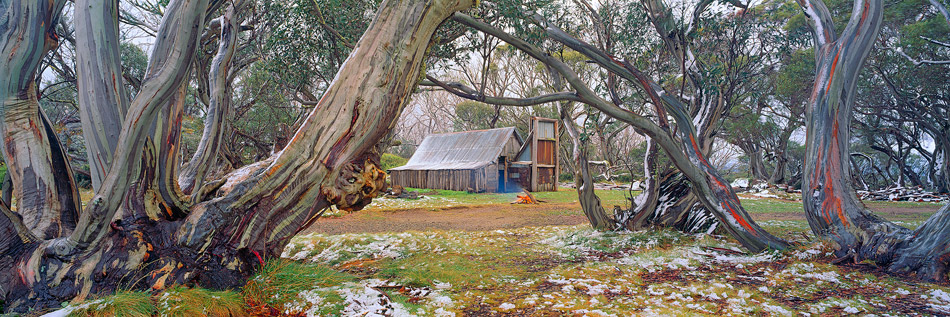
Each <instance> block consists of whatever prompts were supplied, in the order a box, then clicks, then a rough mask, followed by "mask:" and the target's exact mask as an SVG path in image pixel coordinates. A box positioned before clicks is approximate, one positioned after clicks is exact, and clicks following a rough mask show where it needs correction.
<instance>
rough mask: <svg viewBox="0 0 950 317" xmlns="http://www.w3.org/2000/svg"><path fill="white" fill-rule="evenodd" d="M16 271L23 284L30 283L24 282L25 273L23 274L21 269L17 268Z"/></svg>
mask: <svg viewBox="0 0 950 317" xmlns="http://www.w3.org/2000/svg"><path fill="white" fill-rule="evenodd" d="M16 272H17V275H19V276H20V281H21V282H23V285H30V284H27V283H26V275H23V270H21V269H20V268H17V269H16Z"/></svg>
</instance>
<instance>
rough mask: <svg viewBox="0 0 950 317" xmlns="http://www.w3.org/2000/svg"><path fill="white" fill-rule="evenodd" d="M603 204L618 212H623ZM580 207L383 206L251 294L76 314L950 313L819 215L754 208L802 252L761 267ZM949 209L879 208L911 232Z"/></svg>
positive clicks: (316, 237) (333, 223)
mask: <svg viewBox="0 0 950 317" xmlns="http://www.w3.org/2000/svg"><path fill="white" fill-rule="evenodd" d="M599 194H600V195H601V196H602V197H605V199H604V202H605V205H608V206H612V205H613V204H620V203H622V201H623V194H622V193H621V192H616V191H614V192H601V193H599ZM573 195H574V192H572V191H561V192H556V193H539V194H538V198H539V199H542V200H546V201H548V203H546V204H540V205H532V206H521V205H510V204H508V203H507V201H509V197H507V196H506V195H504V194H491V195H485V194H481V195H474V194H465V193H459V192H440V193H439V195H433V196H430V197H429V198H426V199H422V200H414V201H394V200H378V201H377V203H376V204H375V205H372V206H369V207H368V208H367V210H364V211H360V212H356V213H352V214H347V215H337V216H335V217H330V218H328V219H321V220H320V221H318V222H317V224H316V225H315V226H314V227H311V228H310V229H309V231H308V233H305V234H302V235H299V236H297V237H295V238H294V240H293V241H292V243H291V244H290V245H289V246H288V247H287V248H286V250H285V251H284V254H283V255H282V257H283V258H282V259H272V260H269V261H268V262H267V265H266V266H265V268H264V269H263V270H262V272H261V273H260V274H259V275H258V276H256V277H255V278H253V279H252V280H251V281H250V282H249V283H248V284H247V286H245V287H244V289H243V290H237V291H228V292H211V291H205V290H194V289H184V288H176V289H173V290H170V291H166V292H165V293H163V294H160V295H156V296H150V295H148V294H146V293H134V292H133V293H120V294H119V295H116V296H112V297H107V298H103V299H100V300H97V301H90V302H87V303H86V304H84V309H82V310H80V311H76V312H80V313H96V312H113V310H111V309H114V308H117V306H118V305H120V304H121V305H123V306H125V307H133V305H128V303H129V301H138V302H140V303H145V304H144V305H141V306H135V307H144V308H142V309H151V311H152V312H157V311H161V312H162V313H166V314H170V313H175V312H183V313H187V312H189V311H188V310H189V309H199V310H191V311H190V312H201V313H203V314H209V313H214V312H209V311H206V310H204V311H203V310H200V309H204V308H201V303H202V298H204V299H203V300H206V301H210V300H212V299H211V298H212V297H215V298H225V299H230V301H231V302H230V303H232V305H231V306H226V307H227V308H224V311H223V312H228V313H235V312H237V313H247V314H251V315H289V316H314V315H362V314H367V313H375V314H382V315H397V316H409V315H421V316H451V315H457V316H458V315H466V316H467V315H512V316H528V315H530V316H536V315H565V314H568V315H570V314H574V315H589V316H599V315H603V316H613V315H630V314H643V315H684V314H686V315H749V314H757V315H759V314H761V315H773V316H790V315H802V314H805V315H809V314H810V315H845V314H891V315H911V314H922V315H945V314H950V288H948V287H947V286H946V285H935V284H926V283H918V282H913V281H908V280H905V279H902V278H899V277H894V276H889V275H887V274H885V273H883V272H882V270H880V269H879V268H877V267H875V266H874V265H873V264H869V263H857V264H854V263H849V264H847V265H833V264H831V262H832V261H833V260H834V259H833V257H832V256H831V247H830V246H829V245H828V244H826V243H823V242H818V241H806V240H805V239H806V238H807V237H811V235H810V234H804V232H808V228H807V224H806V223H805V221H804V218H803V217H801V216H799V218H793V217H792V215H793V214H794V213H795V212H796V210H798V212H799V213H800V210H801V209H800V208H801V205H800V202H794V201H784V200H776V199H762V198H756V199H752V198H747V199H744V201H743V204H744V205H745V206H747V208H749V209H750V212H752V213H753V216H754V217H756V220H757V221H760V222H761V223H762V224H763V225H764V226H765V227H766V228H767V229H768V230H770V231H772V232H779V233H780V234H781V235H782V236H783V237H785V238H788V239H791V240H796V241H798V242H800V243H802V245H801V246H800V247H798V248H795V249H793V250H790V251H786V252H778V251H766V252H763V253H759V254H751V255H750V254H746V253H745V252H744V251H742V248H740V247H739V246H738V245H737V244H736V243H735V242H734V241H732V240H731V239H730V238H728V237H723V236H719V235H715V234H698V235H687V234H682V233H679V232H674V231H667V230H663V231H654V232H598V231H595V230H592V229H590V228H589V226H588V225H587V224H586V223H585V219H584V217H583V214H582V213H581V211H580V210H579V207H578V206H577V205H576V203H574V202H572V201H571V199H572V197H573ZM394 204H400V205H399V206H398V207H392V206H393V205H394ZM939 206H940V205H938V204H929V203H926V204H915V203H872V204H870V207H871V208H874V209H876V210H878V211H880V212H882V214H883V215H884V216H885V217H888V218H889V219H890V220H895V221H900V222H903V223H904V224H906V225H909V226H915V225H916V224H917V223H919V221H920V220H921V219H925V218H926V217H927V216H929V214H931V213H932V212H933V211H934V210H935V209H936V208H938V207H939ZM130 298H131V299H130ZM149 305H151V306H149ZM149 307H151V308H149ZM126 309H127V308H126Z"/></svg>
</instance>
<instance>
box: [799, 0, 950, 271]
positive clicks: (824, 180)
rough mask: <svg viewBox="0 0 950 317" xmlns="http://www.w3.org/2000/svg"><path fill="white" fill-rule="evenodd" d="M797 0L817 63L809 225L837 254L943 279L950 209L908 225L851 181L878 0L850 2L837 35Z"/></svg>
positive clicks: (818, 10) (806, 187)
mask: <svg viewBox="0 0 950 317" xmlns="http://www.w3.org/2000/svg"><path fill="white" fill-rule="evenodd" d="M800 4H801V5H802V7H803V8H804V10H805V14H806V15H807V16H808V18H809V20H810V21H809V22H810V24H811V26H812V31H813V33H814V34H813V36H814V38H815V44H816V45H815V46H816V58H817V67H818V68H817V72H818V73H817V76H816V80H815V85H814V87H813V88H812V95H811V98H810V100H809V104H808V108H807V109H806V119H807V138H806V142H805V151H806V152H805V166H804V167H803V170H804V172H803V174H804V179H803V184H802V200H803V204H804V208H805V215H806V217H807V219H808V224H809V225H810V226H811V228H812V231H814V232H815V233H816V234H817V235H820V236H823V237H825V238H827V239H829V240H831V241H834V242H835V243H836V254H837V255H839V256H841V257H842V258H853V260H854V261H855V262H858V261H862V260H872V261H874V262H876V263H878V264H879V265H881V266H885V267H887V269H888V270H889V271H891V272H898V273H913V274H916V275H917V277H918V278H920V279H923V280H930V281H946V280H947V263H948V260H950V253H948V252H950V207H948V206H945V207H943V208H941V209H940V210H939V211H937V213H936V214H934V215H933V216H932V217H930V219H928V220H927V221H926V222H924V223H923V224H922V225H921V226H920V227H918V228H917V229H916V230H909V229H907V228H904V227H901V226H898V225H896V224H893V223H891V222H888V221H886V220H884V219H882V218H880V217H877V216H875V215H873V214H872V213H871V212H870V211H869V210H867V209H866V208H865V207H864V205H863V204H862V203H861V201H860V200H858V198H857V197H856V196H855V192H854V189H853V188H852V187H851V183H850V180H851V177H850V174H851V171H850V167H849V164H848V162H849V160H848V159H849V156H850V151H849V141H850V131H849V129H848V127H849V124H850V121H851V111H852V107H853V106H854V97H855V94H854V93H855V86H856V83H857V80H858V75H859V73H860V70H861V68H862V65H863V63H864V61H865V59H866V57H867V55H868V53H869V52H870V50H871V47H872V45H873V44H874V41H875V39H876V38H877V34H878V32H879V30H880V28H881V21H882V19H883V14H882V12H883V7H882V3H881V0H855V1H854V8H853V10H852V14H851V20H850V21H849V23H848V25H847V27H846V28H845V30H844V32H843V33H842V34H841V36H840V38H836V36H835V34H834V33H833V32H834V25H833V24H832V22H831V16H830V13H829V12H828V9H827V8H826V7H825V5H824V4H823V3H822V2H821V1H820V0H803V1H802V2H800Z"/></svg>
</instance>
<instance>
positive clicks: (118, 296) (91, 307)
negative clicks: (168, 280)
mask: <svg viewBox="0 0 950 317" xmlns="http://www.w3.org/2000/svg"><path fill="white" fill-rule="evenodd" d="M156 312H157V308H156V307H155V302H154V301H153V300H152V297H151V294H149V293H148V292H140V291H119V292H117V293H115V294H113V295H111V296H108V297H104V298H101V299H98V300H93V301H90V302H87V303H85V304H83V305H80V306H79V307H78V308H77V309H74V310H73V311H72V312H70V314H69V315H70V316H90V317H100V316H102V317H106V316H129V317H145V316H152V315H153V314H155V313H156Z"/></svg>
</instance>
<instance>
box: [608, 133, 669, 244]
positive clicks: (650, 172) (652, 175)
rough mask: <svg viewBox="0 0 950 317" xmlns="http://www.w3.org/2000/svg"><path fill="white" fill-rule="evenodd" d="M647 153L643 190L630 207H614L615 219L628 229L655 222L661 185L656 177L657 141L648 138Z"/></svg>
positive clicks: (631, 202)
mask: <svg viewBox="0 0 950 317" xmlns="http://www.w3.org/2000/svg"><path fill="white" fill-rule="evenodd" d="M646 142H647V148H646V153H644V154H643V190H642V191H641V192H640V195H637V197H634V198H633V199H632V200H631V201H630V208H629V209H627V210H622V209H619V208H615V209H614V219H617V222H618V223H620V224H621V225H623V226H624V227H625V228H627V229H628V230H643V229H647V228H649V227H650V226H651V225H652V224H653V215H654V214H655V212H656V210H657V207H658V205H659V202H660V187H659V184H658V183H657V178H656V157H657V154H658V152H657V148H656V142H653V139H651V138H647V141H646Z"/></svg>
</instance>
